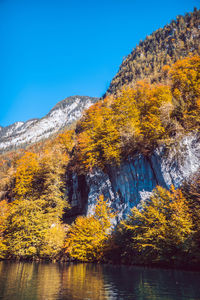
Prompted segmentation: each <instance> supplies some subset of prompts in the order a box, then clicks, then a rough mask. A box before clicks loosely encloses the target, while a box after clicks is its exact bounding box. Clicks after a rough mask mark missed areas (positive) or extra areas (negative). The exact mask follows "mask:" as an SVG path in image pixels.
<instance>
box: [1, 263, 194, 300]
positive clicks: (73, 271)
mask: <svg viewBox="0 0 200 300" xmlns="http://www.w3.org/2000/svg"><path fill="white" fill-rule="evenodd" d="M0 299H4V300H74V299H76V300H84V299H86V300H107V299H113V300H115V299H117V300H122V299H123V300H124V299H125V300H126V299H131V300H146V299H149V300H157V299H159V300H160V299H162V300H173V299H180V300H182V299H191V300H193V299H198V300H200V273H197V272H186V271H181V270H163V269H150V268H143V267H133V266H131V267H127V266H112V265H95V264H70V265H67V264H57V263H55V264H53V263H49V264H48V263H22V262H20V263H15V262H0Z"/></svg>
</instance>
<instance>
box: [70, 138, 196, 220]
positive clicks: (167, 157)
mask: <svg viewBox="0 0 200 300" xmlns="http://www.w3.org/2000/svg"><path fill="white" fill-rule="evenodd" d="M199 168H200V135H199V134H198V133H193V134H190V135H187V136H185V137H184V138H183V139H182V140H181V141H180V142H177V143H176V145H175V144H174V145H173V146H171V147H170V149H167V148H166V147H160V148H158V149H156V150H155V151H154V152H153V154H152V155H151V156H150V157H144V156H143V155H141V154H137V155H135V156H134V157H129V158H128V159H127V160H126V161H123V162H122V163H121V164H120V166H109V167H108V168H107V172H106V173H105V172H103V171H102V170H100V169H94V170H93V171H92V172H91V173H88V174H87V175H86V176H84V175H81V176H78V175H77V174H76V173H73V174H68V181H67V182H68V198H69V201H70V204H71V207H72V209H71V211H70V212H69V215H70V216H71V217H73V216H74V217H75V216H76V215H78V214H82V213H84V214H91V213H92V211H93V209H94V206H95V203H96V199H97V198H98V197H99V195H101V194H103V195H104V197H105V198H106V199H109V201H110V204H111V206H112V207H113V208H114V209H115V211H118V216H117V219H118V220H119V219H121V218H124V217H126V215H127V214H128V213H129V211H130V209H131V208H132V207H133V206H135V205H137V204H138V203H139V202H140V201H141V200H142V199H143V200H145V198H147V197H148V196H149V193H151V191H152V190H153V189H154V188H155V187H156V185H160V186H163V187H167V188H169V187H170V186H171V185H172V184H173V185H174V186H175V187H179V186H180V185H181V184H182V183H183V182H184V181H187V180H189V178H190V177H191V175H193V174H194V173H195V172H197V170H198V169H199Z"/></svg>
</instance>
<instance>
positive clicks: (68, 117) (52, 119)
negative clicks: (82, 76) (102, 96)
mask: <svg viewBox="0 0 200 300" xmlns="http://www.w3.org/2000/svg"><path fill="white" fill-rule="evenodd" d="M98 100H99V98H97V97H89V96H78V95H77V96H70V97H67V98H65V99H63V100H61V101H59V102H58V103H57V104H56V105H55V106H54V107H53V108H52V109H51V110H50V111H49V112H48V113H47V114H46V115H45V116H44V117H42V118H34V119H30V120H27V121H26V122H21V121H17V122H15V123H13V124H11V125H8V126H5V127H2V126H1V127H0V152H6V151H9V150H13V149H16V148H19V147H25V146H26V145H27V144H32V143H35V142H38V141H40V140H42V139H46V138H48V137H50V136H51V135H52V134H54V133H56V132H58V131H59V130H61V129H62V128H64V127H67V126H70V125H71V124H72V123H73V122H75V121H77V120H78V119H79V118H80V117H81V115H82V112H83V111H84V110H85V109H87V108H89V107H90V106H91V105H92V104H94V103H95V102H97V101H98Z"/></svg>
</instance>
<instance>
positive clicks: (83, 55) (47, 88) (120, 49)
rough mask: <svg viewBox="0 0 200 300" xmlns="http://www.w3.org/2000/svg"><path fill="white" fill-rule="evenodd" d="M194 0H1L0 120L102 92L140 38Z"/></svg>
mask: <svg viewBox="0 0 200 300" xmlns="http://www.w3.org/2000/svg"><path fill="white" fill-rule="evenodd" d="M195 6H196V7H197V8H199V0H188V1H184V0H168V1H154V0H151V1H150V0H143V1H141V0H107V1H105V0H82V1H81V0H79V1H78V0H73V1H72V0H71V1H68V0H65V1H62V0H54V1H51V0H0V37H1V47H0V52H1V55H0V66H1V67H0V82H1V84H0V101H1V103H0V104H1V109H0V125H1V126H6V125H9V124H11V123H14V122H15V121H26V120H28V119H31V118H36V117H42V116H44V115H45V114H46V113H48V111H49V110H50V109H51V108H52V107H53V106H54V105H55V104H56V103H57V102H58V101H60V100H62V99H64V98H66V97H68V96H71V95H87V96H96V97H100V96H102V94H103V93H104V92H105V91H106V89H107V88H108V86H109V83H110V81H111V79H112V78H113V76H114V75H115V74H116V72H117V71H118V68H119V66H120V64H121V62H122V60H123V57H124V56H126V55H128V54H129V53H130V52H131V51H132V49H133V48H134V47H135V45H136V44H137V43H139V41H140V40H142V39H144V38H145V37H146V35H149V34H151V33H152V32H153V31H154V30H156V29H158V28H160V27H163V26H164V25H165V24H167V23H169V22H170V21H171V20H172V19H173V18H175V17H176V16H177V15H179V14H184V13H186V12H189V11H192V10H193V8H194V7H195Z"/></svg>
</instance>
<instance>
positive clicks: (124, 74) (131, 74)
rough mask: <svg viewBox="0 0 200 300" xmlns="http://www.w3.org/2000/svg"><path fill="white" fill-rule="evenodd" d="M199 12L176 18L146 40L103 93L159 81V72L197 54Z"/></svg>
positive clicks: (129, 57) (125, 62)
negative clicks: (145, 82) (141, 81)
mask: <svg viewBox="0 0 200 300" xmlns="http://www.w3.org/2000/svg"><path fill="white" fill-rule="evenodd" d="M199 41H200V10H197V9H195V10H194V12H192V13H187V14H186V15H185V16H177V18H176V20H173V21H172V22H171V23H170V24H168V25H166V26H165V27H164V28H160V29H158V30H156V31H155V32H153V33H152V34H151V35H149V36H147V37H146V39H145V40H144V41H141V42H140V43H139V45H138V46H136V48H135V49H133V51H132V52H131V53H130V54H129V55H128V56H127V57H126V58H125V59H124V61H123V62H122V64H121V66H120V68H119V71H118V73H117V74H116V75H115V77H114V78H113V79H112V81H111V84H110V86H109V88H108V90H107V93H106V94H107V95H108V94H115V93H116V92H117V91H118V90H119V89H120V88H121V87H122V86H123V85H127V84H131V83H133V84H134V83H135V82H136V81H138V80H141V79H144V78H148V79H149V80H150V81H151V82H154V81H161V80H162V76H163V74H162V68H163V66H164V65H171V64H172V63H174V62H175V61H177V60H178V59H181V58H183V57H186V56H188V55H189V53H192V54H199V53H200V46H199Z"/></svg>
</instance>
